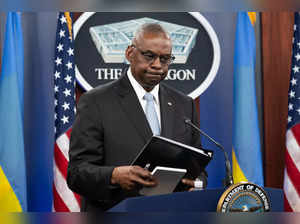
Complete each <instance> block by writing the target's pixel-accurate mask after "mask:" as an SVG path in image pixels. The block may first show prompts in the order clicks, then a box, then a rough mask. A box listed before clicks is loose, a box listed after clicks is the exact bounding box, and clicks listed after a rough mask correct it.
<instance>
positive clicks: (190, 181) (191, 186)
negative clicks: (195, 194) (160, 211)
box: [181, 178, 195, 191]
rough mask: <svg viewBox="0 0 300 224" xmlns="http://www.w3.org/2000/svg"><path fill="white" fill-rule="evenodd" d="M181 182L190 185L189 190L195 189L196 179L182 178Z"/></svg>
mask: <svg viewBox="0 0 300 224" xmlns="http://www.w3.org/2000/svg"><path fill="white" fill-rule="evenodd" d="M181 182H182V183H183V184H185V185H187V186H189V189H188V191H193V190H195V181H194V180H190V179H186V178H184V179H182V180H181Z"/></svg>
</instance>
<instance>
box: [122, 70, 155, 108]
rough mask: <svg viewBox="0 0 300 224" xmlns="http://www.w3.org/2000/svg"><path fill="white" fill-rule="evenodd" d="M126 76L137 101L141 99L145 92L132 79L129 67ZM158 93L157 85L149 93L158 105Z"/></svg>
mask: <svg viewBox="0 0 300 224" xmlns="http://www.w3.org/2000/svg"><path fill="white" fill-rule="evenodd" d="M127 76H128V79H129V81H130V83H131V85H132V87H133V89H134V91H135V92H136V95H137V97H138V98H139V100H141V99H143V97H144V95H145V94H146V90H145V89H144V88H143V87H142V86H141V85H140V84H139V83H138V82H137V81H136V79H135V78H134V77H133V75H132V72H131V68H130V67H129V68H128V70H127ZM158 92H159V84H158V85H156V86H154V88H153V89H152V90H151V91H150V92H149V93H151V94H152V95H153V96H154V99H155V103H157V104H158V103H159V97H158Z"/></svg>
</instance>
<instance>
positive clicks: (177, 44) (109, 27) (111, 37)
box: [90, 17, 198, 64]
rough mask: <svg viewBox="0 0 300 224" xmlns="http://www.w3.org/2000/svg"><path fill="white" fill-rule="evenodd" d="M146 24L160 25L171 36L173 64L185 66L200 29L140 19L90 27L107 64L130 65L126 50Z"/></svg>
mask: <svg viewBox="0 0 300 224" xmlns="http://www.w3.org/2000/svg"><path fill="white" fill-rule="evenodd" d="M144 23H158V24H160V25H161V26H163V27H164V28H165V29H166V30H167V31H168V32H169V34H170V35H171V39H172V42H173V49H172V53H173V54H174V55H175V57H176V59H175V61H174V62H173V63H177V64H185V63H186V61H187V59H188V57H189V54H190V53H191V51H192V49H193V47H194V46H195V43H196V37H197V33H198V29H195V28H191V27H187V26H181V25H177V24H173V23H168V22H163V21H159V20H155V19H151V18H147V17H144V18H140V19H135V20H128V21H123V22H118V23H111V24H106V25H101V26H93V27H90V34H91V36H92V39H93V41H94V43H95V45H96V47H97V50H98V52H99V53H100V54H101V56H102V58H103V60H104V62H105V63H128V62H127V60H126V58H125V55H124V54H125V50H126V48H127V46H128V45H130V44H131V40H132V38H133V36H134V33H135V31H136V29H137V28H138V27H139V26H140V25H142V24H144Z"/></svg>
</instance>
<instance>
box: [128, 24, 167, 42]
mask: <svg viewBox="0 0 300 224" xmlns="http://www.w3.org/2000/svg"><path fill="white" fill-rule="evenodd" d="M145 36H161V37H163V38H165V39H168V40H170V35H169V33H168V32H167V31H166V30H165V29H164V28H163V27H162V26H161V25H159V24H158V23H145V24H143V25H142V26H140V27H139V28H138V29H137V30H136V32H135V35H134V38H133V40H132V43H133V44H136V42H139V40H140V39H141V38H142V37H145Z"/></svg>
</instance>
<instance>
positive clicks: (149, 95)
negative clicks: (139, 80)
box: [144, 93, 154, 102]
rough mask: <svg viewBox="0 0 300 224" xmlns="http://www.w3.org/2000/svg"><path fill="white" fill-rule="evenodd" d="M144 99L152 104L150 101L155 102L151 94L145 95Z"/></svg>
mask: <svg viewBox="0 0 300 224" xmlns="http://www.w3.org/2000/svg"><path fill="white" fill-rule="evenodd" d="M144 99H145V100H146V101H147V102H150V101H153V100H154V96H153V95H152V94H151V93H145V95H144Z"/></svg>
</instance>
